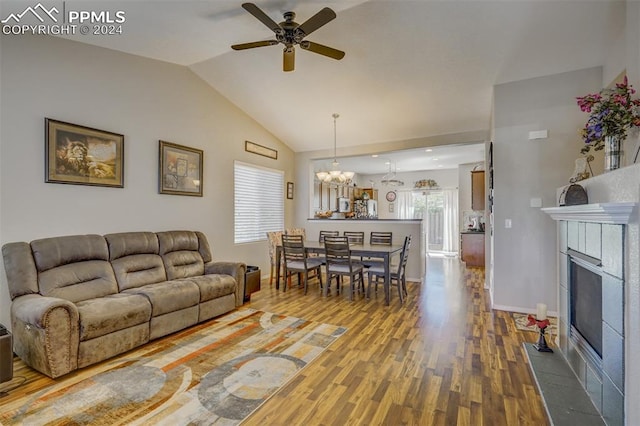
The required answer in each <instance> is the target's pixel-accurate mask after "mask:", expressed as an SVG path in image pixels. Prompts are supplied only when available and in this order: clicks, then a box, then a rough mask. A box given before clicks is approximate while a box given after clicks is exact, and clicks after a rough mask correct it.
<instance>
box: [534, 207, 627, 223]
mask: <svg viewBox="0 0 640 426" xmlns="http://www.w3.org/2000/svg"><path fill="white" fill-rule="evenodd" d="M636 205H638V203H631V202H630V203H598V204H581V205H577V206H564V207H547V208H544V209H540V210H542V211H543V212H545V213H546V214H548V215H549V216H551V218H552V219H553V220H567V221H569V220H573V221H577V222H594V223H608V224H614V225H626V224H628V223H629V218H630V217H631V212H632V211H633V209H634V208H635V206H636Z"/></svg>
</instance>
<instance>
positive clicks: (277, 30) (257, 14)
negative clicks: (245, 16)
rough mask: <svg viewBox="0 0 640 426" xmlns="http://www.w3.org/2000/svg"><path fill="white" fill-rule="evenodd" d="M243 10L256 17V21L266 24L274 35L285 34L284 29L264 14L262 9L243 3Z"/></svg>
mask: <svg viewBox="0 0 640 426" xmlns="http://www.w3.org/2000/svg"><path fill="white" fill-rule="evenodd" d="M242 8H243V9H244V10H246V11H247V12H249V13H250V14H252V15H253V16H255V17H256V19H258V21H260V22H262V23H263V24H265V25H266V26H267V27H269V28H270V29H271V31H273V32H274V33H276V34H280V33H283V32H284V31H283V30H282V27H280V25H278V23H276V21H274V20H273V19H271V18H269V15H267V14H266V13H264V12H263V11H262V9H260V8H259V7H258V6H256V5H255V4H253V3H243V4H242Z"/></svg>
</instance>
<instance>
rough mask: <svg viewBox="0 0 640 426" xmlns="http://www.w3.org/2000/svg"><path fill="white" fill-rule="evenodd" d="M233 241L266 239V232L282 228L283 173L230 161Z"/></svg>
mask: <svg viewBox="0 0 640 426" xmlns="http://www.w3.org/2000/svg"><path fill="white" fill-rule="evenodd" d="M233 168H234V187H235V190H234V206H235V207H234V218H235V225H234V227H235V231H234V235H235V236H234V240H235V242H236V243H249V242H253V241H260V240H266V239H267V235H266V233H267V232H271V231H282V230H283V229H284V172H283V171H281V170H274V169H268V168H265V167H258V166H253V165H250V164H246V163H241V162H239V161H236V162H235V163H234V167H233Z"/></svg>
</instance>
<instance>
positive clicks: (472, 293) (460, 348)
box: [244, 258, 549, 426]
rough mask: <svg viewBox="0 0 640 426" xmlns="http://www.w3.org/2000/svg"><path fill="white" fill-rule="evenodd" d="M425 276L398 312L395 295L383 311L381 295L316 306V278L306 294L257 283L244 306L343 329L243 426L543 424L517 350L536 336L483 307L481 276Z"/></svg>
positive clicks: (435, 268)
mask: <svg viewBox="0 0 640 426" xmlns="http://www.w3.org/2000/svg"><path fill="white" fill-rule="evenodd" d="M427 269H428V274H427V279H426V282H425V283H422V284H420V283H408V284H407V286H408V291H409V296H408V298H407V301H406V303H405V304H404V305H402V306H401V305H400V304H399V302H398V295H397V293H395V291H394V292H392V302H391V305H390V306H389V307H386V306H384V297H383V294H382V292H381V291H380V292H379V293H378V295H377V297H376V298H372V300H369V301H367V300H365V299H362V298H357V299H356V301H354V302H349V301H348V298H347V296H346V295H344V297H343V296H335V295H333V296H330V297H329V298H326V299H323V298H322V297H321V296H319V295H318V294H317V292H316V291H313V290H315V289H317V284H316V283H315V281H312V282H311V283H310V286H309V294H307V295H306V296H304V295H303V294H302V290H299V289H298V288H295V287H294V288H292V289H290V290H287V292H286V293H282V292H276V291H275V289H274V288H269V285H268V283H267V284H266V285H265V284H263V287H262V288H263V290H262V291H260V292H259V293H256V294H254V295H253V296H252V299H251V304H250V306H251V307H253V308H256V309H261V310H266V311H272V312H278V313H283V314H286V315H294V316H299V317H303V318H307V319H313V320H315V321H322V322H328V323H332V324H338V325H343V326H345V327H348V329H349V331H348V332H347V334H346V335H345V336H344V337H342V338H341V339H338V341H336V343H335V344H334V345H333V346H331V347H330V348H329V350H328V351H326V352H325V353H324V354H323V355H322V356H321V357H320V358H319V359H317V360H316V361H314V362H313V363H312V364H311V365H310V366H309V367H307V368H306V369H305V370H303V371H302V373H301V374H300V375H298V376H297V377H296V378H295V379H294V380H293V381H292V382H291V383H289V384H288V385H287V386H285V387H284V388H282V389H281V390H280V391H279V392H278V393H277V394H276V395H274V396H273V397H272V398H271V399H270V400H269V401H267V403H266V404H264V405H263V406H262V407H260V408H259V409H258V410H257V411H256V412H255V413H254V414H253V415H252V416H251V417H249V419H248V420H247V421H246V422H245V423H244V424H245V425H265V424H270V425H285V424H286V425H294V424H295V425H303V424H307V425H338V424H339V425H380V424H382V425H400V424H407V425H492V426H494V425H546V424H549V423H548V420H547V417H546V414H545V411H544V407H543V405H542V401H541V399H540V396H539V394H538V391H537V389H536V386H535V383H534V381H533V379H532V376H531V373H530V371H529V367H528V365H527V359H526V356H525V354H524V351H523V349H522V342H524V341H531V342H533V341H535V335H533V333H525V332H521V331H519V330H517V329H516V328H515V324H514V322H513V320H512V319H511V316H510V314H509V313H507V312H501V311H491V310H490V309H489V295H488V293H487V292H486V291H485V290H484V289H483V284H484V269H483V268H468V269H467V268H465V267H464V264H462V263H460V261H459V260H457V259H447V258H444V259H443V258H430V259H429V260H428V263H427ZM294 285H295V281H294ZM345 288H347V287H346V286H345ZM394 290H395V289H394Z"/></svg>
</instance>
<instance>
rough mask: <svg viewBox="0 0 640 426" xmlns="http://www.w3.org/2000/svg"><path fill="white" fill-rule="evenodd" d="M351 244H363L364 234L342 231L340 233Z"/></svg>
mask: <svg viewBox="0 0 640 426" xmlns="http://www.w3.org/2000/svg"><path fill="white" fill-rule="evenodd" d="M342 235H344V236H345V237H347V239H348V240H349V243H351V244H364V232H358V231H344V232H343V233H342Z"/></svg>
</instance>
